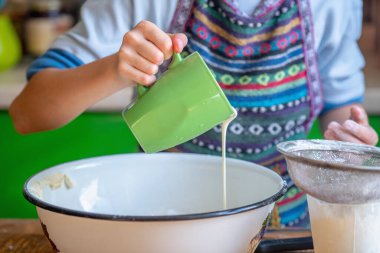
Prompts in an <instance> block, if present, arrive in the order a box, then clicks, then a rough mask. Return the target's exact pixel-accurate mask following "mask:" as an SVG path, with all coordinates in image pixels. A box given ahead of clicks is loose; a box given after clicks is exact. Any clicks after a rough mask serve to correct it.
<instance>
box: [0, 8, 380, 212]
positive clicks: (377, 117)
mask: <svg viewBox="0 0 380 253" xmlns="http://www.w3.org/2000/svg"><path fill="white" fill-rule="evenodd" d="M83 2H84V0H8V1H5V0H0V218H30V217H37V215H36V212H35V209H34V206H32V205H30V204H29V203H28V202H27V201H25V200H24V198H23V196H22V187H23V184H24V182H25V181H26V179H27V178H28V177H30V176H31V175H33V174H34V173H36V172H38V171H40V170H43V169H45V168H48V167H50V166H53V165H56V164H59V163H63V162H67V161H72V160H77V159H81V158H85V157H93V156H100V155H108V154H117V153H128V152H136V151H137V143H136V141H135V139H134V138H133V136H132V134H131V133H130V131H129V129H128V127H127V126H126V124H125V123H124V121H123V120H122V118H121V110H122V109H123V108H124V107H125V106H127V105H128V104H129V103H130V101H131V97H132V94H133V91H132V90H131V89H126V90H124V91H121V92H119V93H117V94H115V95H113V96H111V97H110V98H107V99H105V100H103V101H101V102H99V103H98V104H96V105H94V106H93V107H91V108H90V109H89V110H88V111H86V112H85V113H83V114H82V115H81V116H79V117H78V118H77V119H75V120H74V121H73V122H71V123H70V124H68V125H67V126H64V127H62V128H60V129H58V130H54V131H49V132H44V133H36V134H31V135H27V136H22V135H19V134H17V133H16V132H15V130H14V128H13V126H12V123H11V120H10V118H9V115H8V107H9V105H10V103H11V102H12V101H13V99H14V98H15V97H16V96H17V94H18V93H19V92H20V91H21V90H22V88H23V87H24V85H25V82H26V80H25V71H26V68H27V66H28V65H29V64H30V62H31V61H32V60H33V59H34V58H36V57H38V56H39V55H41V54H42V53H43V52H45V51H46V49H47V48H48V47H49V45H50V44H51V43H52V42H53V41H54V39H55V38H56V37H57V36H59V35H60V34H61V33H63V32H65V31H67V30H68V29H70V28H71V27H72V26H73V25H74V24H75V23H76V22H77V21H78V16H79V10H80V6H81V5H82V4H83ZM377 13H380V2H379V1H378V0H364V13H363V14H364V15H363V35H362V37H361V39H360V42H359V44H360V47H361V49H362V52H363V54H364V56H365V58H366V62H367V65H366V67H365V70H364V72H365V77H366V85H367V87H366V100H365V107H366V109H367V111H368V112H369V113H370V121H371V124H372V125H373V126H374V128H375V129H376V130H377V131H378V132H379V131H380V17H379V15H377ZM309 138H321V133H320V131H319V129H318V126H317V124H315V125H314V127H313V129H312V131H311V133H310V135H309Z"/></svg>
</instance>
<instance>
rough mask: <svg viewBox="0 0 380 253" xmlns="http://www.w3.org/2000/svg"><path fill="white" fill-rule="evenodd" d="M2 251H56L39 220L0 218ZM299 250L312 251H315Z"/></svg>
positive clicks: (273, 235)
mask: <svg viewBox="0 0 380 253" xmlns="http://www.w3.org/2000/svg"><path fill="white" fill-rule="evenodd" d="M306 236H310V232H309V231H305V232H300V231H297V230H294V231H292V230H270V231H268V232H267V233H266V234H265V236H264V239H286V238H297V237H306ZM0 252H1V253H3V252H4V253H5V252H17V253H54V251H53V249H52V247H51V246H50V244H49V241H48V239H47V238H46V237H45V236H44V235H43V232H42V229H41V226H40V223H39V221H38V220H31V219H25V220H22V219H3V220H1V219H0ZM294 252H295V251H294ZM297 252H298V253H301V252H303V253H306V252H307V253H312V252H313V251H297ZM283 253H285V252H283ZM289 253H290V252H289Z"/></svg>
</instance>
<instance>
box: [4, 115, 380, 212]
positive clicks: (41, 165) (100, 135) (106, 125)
mask: <svg viewBox="0 0 380 253" xmlns="http://www.w3.org/2000/svg"><path fill="white" fill-rule="evenodd" d="M370 120H371V124H372V125H373V126H374V127H375V129H378V130H380V117H371V119H370ZM309 137H310V138H321V135H320V132H319V130H318V127H317V125H315V126H314V127H313V129H312V131H311V133H310V136H309ZM136 151H137V143H136V141H135V140H134V138H133V136H132V134H131V133H130V131H129V129H128V128H127V126H126V125H125V123H124V121H123V120H122V119H121V116H120V114H119V113H114V114H110V113H85V114H83V115H81V116H80V117H78V118H77V119H76V120H74V121H73V122H71V123H70V124H68V125H67V126H65V127H63V128H61V129H58V130H54V131H49V132H44V133H37V134H31V135H26V136H22V135H19V134H17V133H16V132H15V130H14V128H13V126H12V122H11V120H10V118H9V115H8V113H7V112H6V111H0V218H30V217H37V216H36V212H35V208H34V206H32V205H31V204H29V203H28V202H27V201H26V200H25V199H24V198H23V196H22V187H23V184H24V182H25V181H26V179H27V178H28V177H30V176H31V175H33V174H35V173H36V172H38V171H41V170H43V169H45V168H48V167H51V166H53V165H56V164H60V163H63V162H67V161H72V160H77V159H81V158H86V157H94V156H101V155H108V154H119V153H130V152H136Z"/></svg>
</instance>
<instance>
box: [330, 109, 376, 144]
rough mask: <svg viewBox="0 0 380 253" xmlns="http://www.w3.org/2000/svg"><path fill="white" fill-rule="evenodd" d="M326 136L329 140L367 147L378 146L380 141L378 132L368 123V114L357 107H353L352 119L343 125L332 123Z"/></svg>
mask: <svg viewBox="0 0 380 253" xmlns="http://www.w3.org/2000/svg"><path fill="white" fill-rule="evenodd" d="M324 136H325V138H326V139H329V140H336V141H346V142H353V143H361V144H367V145H376V144H377V142H378V140H379V138H378V135H377V133H376V131H375V130H374V129H373V128H372V127H371V126H370V125H369V123H368V116H367V113H366V112H365V111H364V110H363V108H361V107H360V106H357V105H354V106H352V108H351V116H350V119H349V120H346V121H344V122H343V124H339V123H338V122H336V121H332V122H330V124H329V125H328V127H327V130H326V131H325V133H324Z"/></svg>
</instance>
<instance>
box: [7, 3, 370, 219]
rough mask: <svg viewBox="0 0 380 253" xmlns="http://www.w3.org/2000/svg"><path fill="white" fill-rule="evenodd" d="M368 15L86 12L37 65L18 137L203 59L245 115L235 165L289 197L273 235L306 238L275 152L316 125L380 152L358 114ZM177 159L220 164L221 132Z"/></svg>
mask: <svg viewBox="0 0 380 253" xmlns="http://www.w3.org/2000/svg"><path fill="white" fill-rule="evenodd" d="M239 4H240V6H239ZM361 9H362V4H361V1H359V0H349V1H347V0H334V1H324V0H313V1H308V0H262V1H259V0H250V1H243V0H238V1H236V0H235V1H234V0H224V1H223V0H159V1H157V0H145V1H133V0H113V1H99V0H92V1H88V2H87V3H86V4H85V5H84V7H83V8H82V16H81V18H82V19H81V22H80V23H79V24H78V25H77V26H76V27H74V28H73V29H72V30H71V31H70V32H68V33H67V34H65V35H64V36H62V37H60V38H59V39H58V40H57V41H56V42H55V43H54V44H53V46H52V47H51V49H50V50H49V51H48V52H47V53H46V54H45V55H43V56H42V57H40V58H39V59H37V60H36V61H35V62H34V63H33V64H32V65H31V67H30V69H29V70H28V79H29V82H28V85H27V86H26V88H25V89H24V91H23V92H22V93H21V94H20V95H19V97H18V98H17V99H16V100H15V101H14V103H13V104H12V106H11V108H10V113H11V116H12V118H13V121H14V124H15V127H16V129H17V130H18V131H19V132H21V133H30V132H35V131H43V130H48V129H54V128H57V127H60V126H62V125H64V124H66V123H68V122H69V121H70V120H72V119H73V118H75V117H76V116H78V115H79V114H80V113H82V112H83V111H84V110H86V108H88V107H89V106H90V105H92V104H94V103H95V102H97V101H99V100H100V99H102V98H104V97H107V96H108V95H110V94H112V93H114V92H116V91H118V90H120V89H123V88H124V87H127V86H134V85H135V83H136V82H137V83H140V84H143V85H151V84H152V83H154V81H155V80H156V76H155V74H156V73H157V72H158V70H159V67H160V66H161V64H162V63H163V62H164V61H165V60H167V59H169V58H170V57H171V55H172V54H173V50H174V51H175V52H182V54H183V55H186V54H189V53H192V52H194V51H198V52H199V53H200V54H201V55H202V56H203V58H204V59H205V61H206V62H207V64H208V65H209V67H210V68H211V69H212V70H213V72H214V73H215V76H216V79H217V81H218V82H219V84H220V86H221V87H222V88H223V89H224V91H225V93H226V95H227V96H228V98H229V100H230V102H231V104H232V105H233V106H234V107H235V108H236V109H237V110H238V113H239V115H238V117H237V119H236V120H235V121H234V122H233V123H232V124H231V125H230V128H229V135H228V146H227V154H228V156H230V157H235V158H239V159H245V160H249V161H252V162H256V163H260V164H262V165H264V166H266V167H268V168H271V169H273V170H275V171H276V172H278V173H280V174H281V175H282V176H283V178H284V179H286V181H287V182H288V186H289V190H288V192H287V193H286V196H285V197H284V199H283V200H281V201H280V202H279V203H278V205H277V206H276V208H275V210H274V215H273V218H272V225H273V226H306V225H307V223H308V218H307V206H306V199H305V195H304V193H303V192H302V191H300V190H299V189H298V188H297V187H295V185H294V184H293V183H292V182H291V180H290V178H289V176H288V173H287V171H286V167H285V162H284V160H283V158H282V157H281V156H280V155H279V153H278V152H277V151H276V148H275V145H276V144H277V143H279V142H281V141H285V140H294V139H305V138H306V137H307V132H308V130H309V129H310V126H311V125H312V123H313V122H314V120H315V119H316V117H317V116H319V117H320V122H321V128H322V129H323V131H324V134H325V137H326V138H327V139H333V140H342V141H350V142H356V143H366V144H370V145H375V144H376V143H377V140H378V137H377V134H376V132H375V131H374V130H373V129H372V128H371V127H370V126H369V125H368V119H367V115H366V113H365V111H364V110H363V108H362V107H361V106H360V105H359V103H360V102H361V101H362V99H363V93H364V80H363V74H362V71H361V69H362V68H363V65H364V60H363V57H362V55H361V53H360V51H359V49H358V45H357V42H356V40H357V38H358V37H359V35H360V31H361ZM146 20H149V21H146ZM313 24H314V26H313ZM164 31H165V32H164ZM120 44H121V47H120ZM317 57H318V61H317ZM177 150H179V151H182V152H195V153H209V154H218V155H219V154H220V150H221V148H220V127H215V128H214V129H212V130H211V131H209V132H207V133H205V134H204V135H202V136H199V137H198V138H196V139H194V140H192V141H191V142H188V143H185V144H183V145H180V146H179V147H177Z"/></svg>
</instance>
